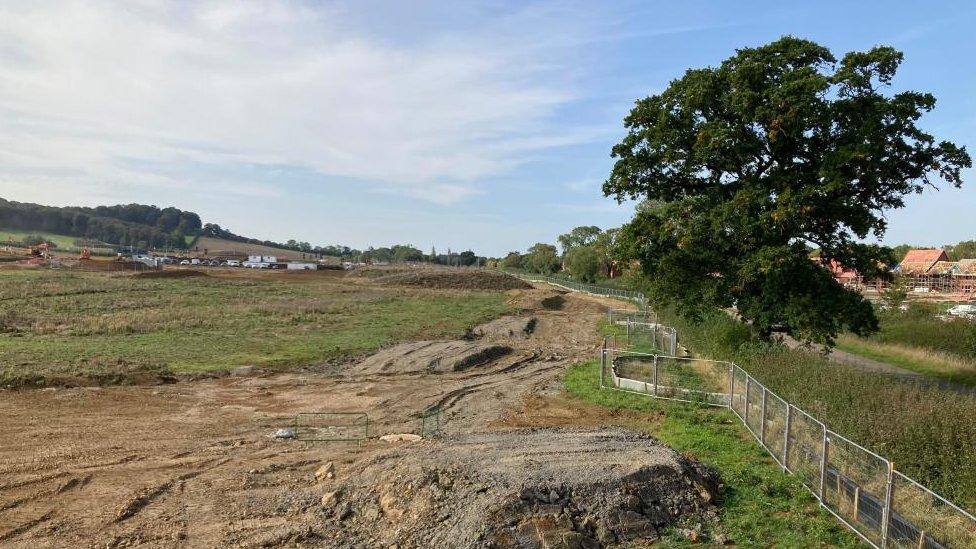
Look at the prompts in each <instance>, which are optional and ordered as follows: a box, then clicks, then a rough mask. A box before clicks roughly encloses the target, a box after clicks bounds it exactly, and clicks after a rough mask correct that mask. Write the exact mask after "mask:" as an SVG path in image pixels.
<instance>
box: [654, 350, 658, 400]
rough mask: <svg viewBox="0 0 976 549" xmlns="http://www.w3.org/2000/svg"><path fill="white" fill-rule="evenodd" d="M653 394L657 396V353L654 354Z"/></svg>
mask: <svg viewBox="0 0 976 549" xmlns="http://www.w3.org/2000/svg"><path fill="white" fill-rule="evenodd" d="M654 396H657V355H654Z"/></svg>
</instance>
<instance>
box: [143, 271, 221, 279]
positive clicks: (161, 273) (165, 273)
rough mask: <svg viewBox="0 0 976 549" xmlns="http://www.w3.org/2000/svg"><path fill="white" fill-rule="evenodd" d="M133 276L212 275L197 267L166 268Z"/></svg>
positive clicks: (185, 276) (186, 276)
mask: <svg viewBox="0 0 976 549" xmlns="http://www.w3.org/2000/svg"><path fill="white" fill-rule="evenodd" d="M133 276H135V277H137V278H192V277H196V276H210V275H209V274H207V273H205V272H203V271H197V270H195V269H166V270H163V271H143V272H140V273H136V274H135V275H133Z"/></svg>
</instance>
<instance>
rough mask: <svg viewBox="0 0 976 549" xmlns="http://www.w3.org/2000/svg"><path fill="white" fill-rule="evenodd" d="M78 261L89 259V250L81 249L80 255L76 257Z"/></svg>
mask: <svg viewBox="0 0 976 549" xmlns="http://www.w3.org/2000/svg"><path fill="white" fill-rule="evenodd" d="M78 259H91V250H89V249H88V248H83V249H82V250H81V254H79V255H78Z"/></svg>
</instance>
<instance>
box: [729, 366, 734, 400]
mask: <svg viewBox="0 0 976 549" xmlns="http://www.w3.org/2000/svg"><path fill="white" fill-rule="evenodd" d="M733 398H735V362H732V363H731V366H729V410H733V411H734V410H735V405H734V404H733V403H732V399H733Z"/></svg>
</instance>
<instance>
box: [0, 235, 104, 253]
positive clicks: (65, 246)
mask: <svg viewBox="0 0 976 549" xmlns="http://www.w3.org/2000/svg"><path fill="white" fill-rule="evenodd" d="M27 236H40V237H42V238H44V239H45V240H47V241H48V242H51V243H53V244H54V245H55V246H56V248H55V250H54V251H58V252H77V251H80V250H81V248H82V247H81V246H76V245H75V241H76V240H79V238H78V237H76V236H68V235H63V234H53V233H45V232H42V231H22V230H19V229H0V246H3V245H5V244H6V243H7V242H10V241H13V242H20V241H22V240H23V239H24V237H27ZM82 240H84V239H82ZM95 244H97V246H92V247H90V249H91V250H92V252H93V253H101V254H108V253H111V252H113V250H112V249H111V248H110V247H108V246H106V245H105V244H104V243H102V242H95Z"/></svg>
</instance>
